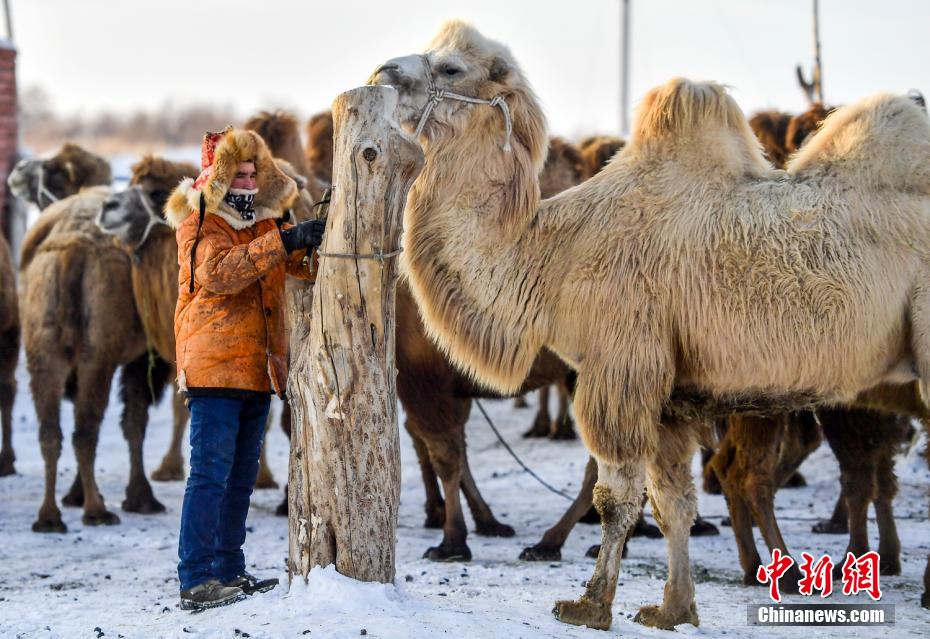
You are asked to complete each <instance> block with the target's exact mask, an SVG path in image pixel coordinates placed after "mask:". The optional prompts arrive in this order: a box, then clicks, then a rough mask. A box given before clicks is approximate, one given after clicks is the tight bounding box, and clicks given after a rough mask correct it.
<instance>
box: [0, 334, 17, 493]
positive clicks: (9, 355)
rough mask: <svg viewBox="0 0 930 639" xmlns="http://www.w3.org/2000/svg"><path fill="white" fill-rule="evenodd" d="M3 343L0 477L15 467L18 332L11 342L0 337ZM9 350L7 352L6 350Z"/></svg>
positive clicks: (0, 374)
mask: <svg viewBox="0 0 930 639" xmlns="http://www.w3.org/2000/svg"><path fill="white" fill-rule="evenodd" d="M2 339H3V340H4V345H3V346H0V360H2V371H0V421H2V425H3V426H2V428H3V441H2V443H0V477H5V476H6V475H13V474H15V473H16V468H15V467H14V466H13V462H14V461H15V460H16V454H15V453H14V452H13V402H14V401H16V359H17V356H18V355H19V333H18V331H16V335H15V339H14V340H13V343H12V344H11V343H10V336H9V335H4V336H3V337H2ZM8 351H9V352H8Z"/></svg>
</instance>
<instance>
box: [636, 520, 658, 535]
mask: <svg viewBox="0 0 930 639" xmlns="http://www.w3.org/2000/svg"><path fill="white" fill-rule="evenodd" d="M630 537H646V538H647V539H662V531H661V530H659V527H658V526H654V525H653V524H650V523H649V522H648V521H646V520H645V519H639V521H637V522H636V524H635V525H634V526H633V531H632V532H631V533H630Z"/></svg>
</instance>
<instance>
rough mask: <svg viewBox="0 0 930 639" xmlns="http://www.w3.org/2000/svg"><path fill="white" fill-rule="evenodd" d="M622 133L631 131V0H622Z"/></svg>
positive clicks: (624, 135)
mask: <svg viewBox="0 0 930 639" xmlns="http://www.w3.org/2000/svg"><path fill="white" fill-rule="evenodd" d="M620 3H621V8H620V34H621V38H622V42H621V44H620V135H621V136H623V137H626V136H627V135H628V134H629V132H630V0H620Z"/></svg>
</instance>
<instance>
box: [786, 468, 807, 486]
mask: <svg viewBox="0 0 930 639" xmlns="http://www.w3.org/2000/svg"><path fill="white" fill-rule="evenodd" d="M806 486H807V480H806V479H804V475H802V474H801V473H799V472H797V471H795V472H794V474H793V475H791V477H789V478H788V481H786V482H785V485H784V486H782V488H805V487H806Z"/></svg>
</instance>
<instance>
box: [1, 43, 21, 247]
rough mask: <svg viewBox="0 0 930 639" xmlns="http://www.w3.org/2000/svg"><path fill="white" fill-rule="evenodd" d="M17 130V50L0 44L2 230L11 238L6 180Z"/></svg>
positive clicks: (12, 159)
mask: <svg viewBox="0 0 930 639" xmlns="http://www.w3.org/2000/svg"><path fill="white" fill-rule="evenodd" d="M17 143H18V136H17V130H16V50H15V49H12V48H8V45H5V44H3V43H2V42H0V230H2V232H3V234H4V235H6V236H7V237H9V233H10V220H9V219H7V217H8V208H7V199H8V197H7V186H6V178H7V176H8V175H9V174H10V170H11V169H12V168H13V162H14V161H15V156H16V148H17Z"/></svg>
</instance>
